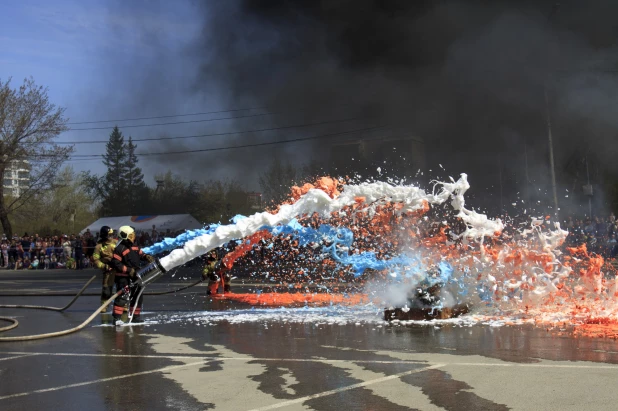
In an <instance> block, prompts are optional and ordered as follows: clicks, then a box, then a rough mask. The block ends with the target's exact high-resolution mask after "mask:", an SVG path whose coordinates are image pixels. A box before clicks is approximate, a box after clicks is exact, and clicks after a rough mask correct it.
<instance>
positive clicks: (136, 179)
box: [125, 137, 148, 214]
mask: <svg viewBox="0 0 618 411" xmlns="http://www.w3.org/2000/svg"><path fill="white" fill-rule="evenodd" d="M136 148H137V146H136V145H135V144H133V140H132V139H131V137H129V142H128V143H127V144H126V147H125V149H126V155H127V161H126V176H125V178H126V185H127V188H126V196H127V199H126V200H127V201H126V205H127V207H128V211H129V213H130V214H135V213H136V210H138V207H139V206H140V205H143V203H144V200H146V199H147V197H148V187H146V184H145V183H144V174H143V173H142V169H141V168H139V167H138V166H137V162H138V159H137V155H136V154H135V149H136Z"/></svg>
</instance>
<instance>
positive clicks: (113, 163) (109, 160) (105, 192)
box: [101, 126, 127, 215]
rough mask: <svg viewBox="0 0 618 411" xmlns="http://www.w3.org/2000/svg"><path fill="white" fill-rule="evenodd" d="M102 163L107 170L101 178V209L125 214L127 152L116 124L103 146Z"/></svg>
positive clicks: (110, 213) (104, 211)
mask: <svg viewBox="0 0 618 411" xmlns="http://www.w3.org/2000/svg"><path fill="white" fill-rule="evenodd" d="M103 164H105V166H106V167H107V172H106V173H105V175H104V176H103V179H102V184H101V185H102V190H101V191H102V193H101V195H102V196H103V201H102V209H103V210H102V211H103V214H104V215H123V214H126V212H127V211H126V200H127V152H126V147H125V144H124V137H123V136H122V132H121V131H120V130H119V129H118V126H115V127H114V130H113V131H112V133H111V134H110V135H109V141H108V142H107V145H106V146H105V154H104V155H103Z"/></svg>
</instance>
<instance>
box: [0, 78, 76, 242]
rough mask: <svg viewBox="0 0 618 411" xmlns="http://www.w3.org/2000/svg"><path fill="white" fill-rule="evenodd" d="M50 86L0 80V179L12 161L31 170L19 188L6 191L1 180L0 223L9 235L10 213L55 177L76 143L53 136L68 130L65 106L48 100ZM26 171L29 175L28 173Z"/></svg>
mask: <svg viewBox="0 0 618 411" xmlns="http://www.w3.org/2000/svg"><path fill="white" fill-rule="evenodd" d="M47 93H48V89H47V88H46V87H43V86H37V85H36V84H35V82H34V80H33V79H32V78H28V79H25V80H24V82H23V84H22V85H21V86H20V87H19V88H17V89H12V88H11V79H10V78H9V79H8V80H7V81H5V82H2V81H1V80H0V181H1V182H2V183H4V180H5V173H6V171H7V169H8V168H10V167H11V166H12V165H15V164H20V165H21V168H23V169H25V170H28V171H27V172H26V173H25V174H24V178H23V179H22V180H20V183H22V187H20V189H19V192H17V191H14V192H12V193H5V189H4V184H0V223H1V224H2V228H3V229H4V233H5V234H6V236H7V237H9V238H10V237H12V235H13V227H12V225H11V221H10V219H9V215H10V214H11V213H14V212H15V211H16V210H18V209H19V208H21V207H23V206H24V205H25V204H27V203H28V202H29V201H30V200H31V199H32V198H33V197H34V196H35V195H36V194H37V193H39V192H40V191H41V190H42V189H45V188H47V187H48V186H49V184H50V183H51V182H52V181H53V180H54V178H55V177H56V174H57V172H58V170H59V168H60V166H61V165H62V163H64V161H66V160H67V159H68V158H69V155H70V154H71V153H72V152H73V146H64V147H61V146H59V145H57V144H56V143H55V142H54V140H55V138H56V137H58V135H59V134H60V133H62V132H64V131H67V130H68V127H67V121H68V120H67V119H66V118H65V117H64V111H65V109H64V108H62V107H57V106H56V105H55V104H52V103H51V102H50V101H49V97H48V95H47ZM26 175H27V177H26Z"/></svg>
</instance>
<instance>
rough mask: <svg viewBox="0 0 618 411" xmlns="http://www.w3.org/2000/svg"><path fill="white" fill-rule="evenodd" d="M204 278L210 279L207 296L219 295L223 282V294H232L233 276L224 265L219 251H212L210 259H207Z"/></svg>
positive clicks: (203, 272) (203, 273)
mask: <svg viewBox="0 0 618 411" xmlns="http://www.w3.org/2000/svg"><path fill="white" fill-rule="evenodd" d="M202 278H203V279H204V280H206V279H208V291H207V292H206V295H213V294H217V291H218V289H219V285H220V284H221V281H222V280H223V292H224V293H229V292H231V284H230V282H231V281H232V276H231V274H230V271H229V270H228V269H227V268H226V267H225V265H224V264H223V261H222V258H220V256H219V253H218V252H217V250H216V249H215V250H212V251H211V252H210V253H209V254H208V257H206V265H205V266H204V270H203V271H202Z"/></svg>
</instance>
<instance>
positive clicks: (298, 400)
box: [250, 364, 446, 411]
mask: <svg viewBox="0 0 618 411" xmlns="http://www.w3.org/2000/svg"><path fill="white" fill-rule="evenodd" d="M445 365H446V364H435V365H431V366H429V367H425V368H421V369H418V370H411V371H405V372H400V373H397V374H392V375H388V376H386V377H381V378H376V379H375V380H369V381H363V382H359V383H358V384H352V385H348V386H347V387H341V388H337V389H334V390H329V391H324V392H320V393H317V394H312V395H307V396H306V397H300V398H296V399H293V400H289V401H283V402H279V403H277V404H272V405H267V406H266V407H261V408H253V409H252V410H250V411H266V410H274V409H276V408H283V407H287V406H288V405H293V404H298V403H303V402H305V401H308V400H312V399H314V398H321V397H327V396H329V395H333V394H337V393H340V392H343V391H349V390H353V389H355V388H362V387H367V386H369V385H372V384H378V383H381V382H384V381H389V380H394V379H396V378H401V377H405V376H406V375H411V374H417V373H419V372H423V371H427V370H432V369H435V368H439V367H444V366H445Z"/></svg>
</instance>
